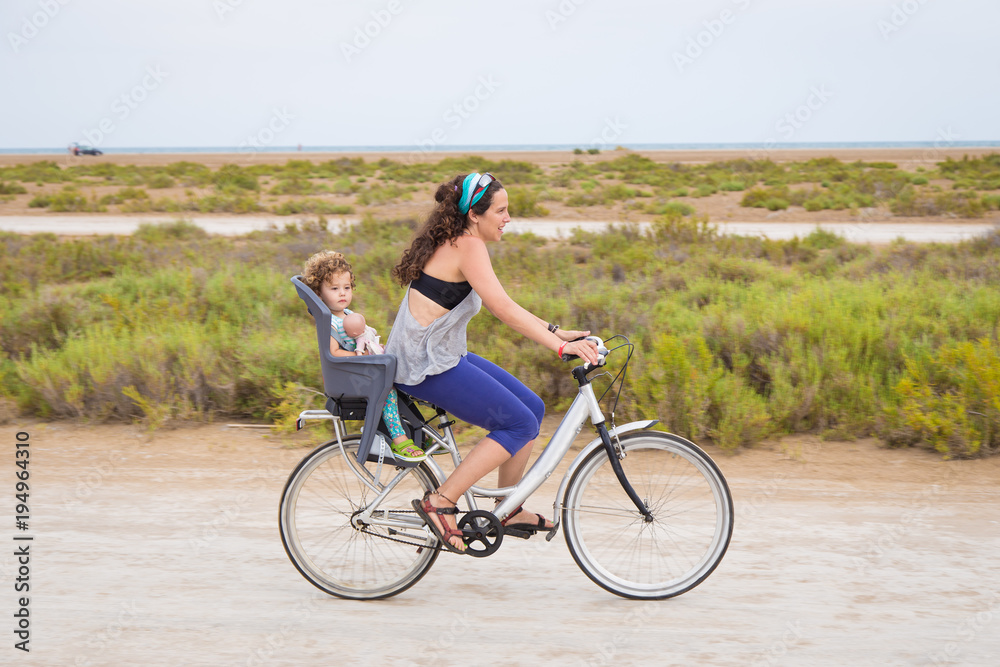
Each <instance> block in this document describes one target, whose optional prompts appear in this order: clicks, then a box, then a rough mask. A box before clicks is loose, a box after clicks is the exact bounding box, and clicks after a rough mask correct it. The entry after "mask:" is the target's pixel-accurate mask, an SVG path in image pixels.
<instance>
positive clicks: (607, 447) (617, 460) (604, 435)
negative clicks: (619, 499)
mask: <svg viewBox="0 0 1000 667" xmlns="http://www.w3.org/2000/svg"><path fill="white" fill-rule="evenodd" d="M596 428H597V433H598V434H599V435H600V436H601V442H602V443H604V451H606V452H607V453H608V460H609V461H611V469H612V470H614V471H615V477H617V478H618V481H619V483H621V485H622V488H623V489H625V493H626V494H628V497H629V499H630V500H631V501H632V502H633V503H634V504H635V506H636V507H637V508H638V509H639V512H641V513H642V516H643V517H645V519H646V523H649V522H651V521H652V520H653V515H652V514H650V512H649V508H648V507H646V503H644V502H643V501H642V499H641V498H640V497H639V494H638V493H636V492H635V489H634V488H632V483H631V482H629V481H628V478H627V477H625V471H624V470H622V462H621V457H622V456H624V455H625V451H624V450H622V452H621V456H619V453H618V448H616V447H615V446H614V445H613V444H612V443H611V436H610V435H608V427H607V424H606V423H605V422H601V423H600V424H597V425H596Z"/></svg>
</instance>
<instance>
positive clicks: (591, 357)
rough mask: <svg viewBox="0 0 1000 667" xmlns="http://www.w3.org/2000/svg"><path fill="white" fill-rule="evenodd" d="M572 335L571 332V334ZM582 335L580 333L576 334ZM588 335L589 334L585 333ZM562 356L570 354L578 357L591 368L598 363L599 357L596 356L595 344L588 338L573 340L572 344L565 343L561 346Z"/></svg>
mask: <svg viewBox="0 0 1000 667" xmlns="http://www.w3.org/2000/svg"><path fill="white" fill-rule="evenodd" d="M571 333H572V332H571ZM576 333H582V332H579V331H578V332H576ZM587 333H590V332H587ZM562 351H563V354H572V355H575V356H577V357H580V358H581V359H583V360H584V361H586V362H587V363H589V364H590V365H591V366H596V365H597V363H598V362H599V361H600V357H599V356H598V354H597V343H595V342H594V341H592V340H590V339H589V338H584V339H583V340H574V341H572V342H569V343H566V345H565V346H563V349H562Z"/></svg>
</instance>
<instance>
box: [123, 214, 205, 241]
mask: <svg viewBox="0 0 1000 667" xmlns="http://www.w3.org/2000/svg"><path fill="white" fill-rule="evenodd" d="M132 237H133V238H135V239H138V240H141V241H145V242H146V243H149V244H152V245H156V244H161V243H166V242H169V241H190V240H194V239H204V238H207V237H208V232H206V231H205V230H204V229H202V228H201V227H199V226H198V225H196V224H194V223H193V222H191V221H190V220H184V219H183V218H180V219H177V220H174V221H173V222H161V223H149V222H143V223H140V224H139V228H138V229H136V230H135V231H134V232H133V233H132Z"/></svg>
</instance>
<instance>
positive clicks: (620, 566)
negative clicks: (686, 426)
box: [562, 431, 733, 600]
mask: <svg viewBox="0 0 1000 667" xmlns="http://www.w3.org/2000/svg"><path fill="white" fill-rule="evenodd" d="M621 444H622V447H623V449H624V451H625V453H626V456H625V458H624V459H623V460H622V461H621V464H622V468H623V469H624V470H625V476H626V477H627V478H628V480H629V482H630V483H631V484H632V486H633V488H634V489H635V490H636V493H638V494H639V497H640V498H642V499H643V502H644V503H645V504H646V506H647V507H648V508H649V510H650V513H651V514H652V516H653V521H651V522H647V521H646V519H645V517H644V516H643V515H642V514H641V513H640V512H639V511H638V509H636V507H635V505H634V504H633V503H632V501H631V500H629V498H628V496H627V495H626V493H625V491H624V490H623V489H622V485H621V483H620V482H619V481H618V478H617V477H616V476H615V473H614V470H612V468H611V462H610V461H609V460H608V456H607V453H606V452H605V450H604V449H597V450H595V451H594V452H593V453H592V454H590V455H589V456H588V457H587V459H586V460H585V461H584V462H583V463H582V464H581V465H580V467H579V468H578V469H577V470H576V472H575V473H574V474H573V477H572V479H571V480H570V482H569V485H568V487H567V491H566V500H565V505H564V508H563V513H562V520H563V525H564V526H565V530H566V544H567V545H568V546H569V550H570V553H571V554H572V555H573V559H574V560H575V561H576V564H577V565H579V566H580V569H581V570H583V572H584V573H585V574H586V575H587V576H588V577H590V578H591V579H592V580H593V581H594V582H595V583H596V584H597V585H598V586H601V587H602V588H604V589H606V590H608V591H611V592H612V593H614V594H616V595H621V596H622V597H626V598H635V599H646V600H658V599H663V598H669V597H673V596H675V595H680V594H681V593H684V592H686V591H689V590H691V589H692V588H694V587H695V586H697V585H698V584H700V583H701V582H702V581H704V580H705V578H706V577H707V576H708V575H709V574H711V573H712V571H713V570H714V569H715V568H716V566H718V564H719V562H720V561H721V560H722V557H723V556H724V555H725V553H726V549H727V548H728V547H729V540H730V538H731V537H732V534H733V500H732V497H731V496H730V493H729V486H728V485H727V484H726V480H725V478H724V477H723V476H722V473H721V472H720V471H719V469H718V467H717V466H716V465H715V462H714V461H712V459H711V458H710V457H709V456H708V454H706V453H705V452H703V451H702V450H701V449H700V448H699V447H698V446H697V445H695V444H694V443H691V442H689V441H687V440H685V439H684V438H681V437H678V436H676V435H672V434H669V433H660V432H654V431H644V432H638V433H628V434H626V435H624V436H622V438H621Z"/></svg>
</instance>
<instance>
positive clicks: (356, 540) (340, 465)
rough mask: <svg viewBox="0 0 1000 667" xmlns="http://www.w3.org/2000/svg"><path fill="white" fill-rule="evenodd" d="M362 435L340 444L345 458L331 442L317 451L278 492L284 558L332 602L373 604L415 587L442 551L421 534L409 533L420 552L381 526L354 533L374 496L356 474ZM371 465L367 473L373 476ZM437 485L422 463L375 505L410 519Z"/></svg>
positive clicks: (381, 482)
mask: <svg viewBox="0 0 1000 667" xmlns="http://www.w3.org/2000/svg"><path fill="white" fill-rule="evenodd" d="M359 444H360V437H357V436H349V437H348V438H346V439H345V440H344V448H345V450H346V457H345V456H344V453H342V452H341V451H340V445H339V444H338V443H337V441H336V440H333V441H330V442H327V443H325V444H323V445H320V446H319V447H317V448H316V449H315V450H314V451H312V452H311V453H310V454H309V455H308V456H306V457H305V458H304V459H303V460H302V461H301V462H300V463H299V465H298V466H297V467H296V468H295V470H293V471H292V473H291V475H289V477H288V481H287V482H286V483H285V488H284V491H283V492H282V494H281V504H280V509H279V516H278V521H279V524H280V526H281V542H282V545H283V546H284V547H285V553H286V554H288V558H289V560H291V561H292V564H293V565H295V567H296V569H298V571H299V572H300V573H301V574H302V576H303V577H305V578H306V579H307V580H308V581H309V582H310V583H311V584H313V585H314V586H316V587H317V588H319V589H320V590H322V591H325V592H326V593H329V594H330V595H335V596H337V597H342V598H348V599H352V600H375V599H379V598H387V597H391V596H393V595H398V594H399V593H402V592H403V591H405V590H406V589H408V588H409V587H410V586H413V585H414V584H415V583H417V582H418V581H419V580H420V578H421V577H423V576H424V574H426V573H427V571H428V570H429V569H430V568H431V566H432V565H433V564H434V561H435V560H437V557H438V554H439V553H440V552H439V551H438V550H437V549H436V548H435V547H436V545H437V539H436V538H435V537H434V536H433V534H431V533H429V532H428V531H427V530H426V529H419V530H416V529H415V530H413V531H411V532H414V533H417V532H419V533H420V535H421V536H423V537H424V542H423V544H422V546H424V547H426V548H423V549H419V553H417V552H418V548H417V547H415V546H414V543H413V538H412V537H411V538H408V542H407V543H403V541H400V540H401V539H405V538H400V536H399V534H398V533H397V534H392V533H390V531H389V530H388V529H386V528H385V527H382V526H377V525H374V524H369V525H367V526H365V527H364V528H359V527H357V526H355V525H354V524H353V523H352V518H353V516H354V514H355V513H356V512H357V511H358V509H359V508H360V507H363V506H364V505H365V504H366V503H368V502H370V501H371V500H372V499H374V498H375V497H376V495H377V494H376V493H375V492H374V491H373V490H372V489H371V488H369V487H368V486H366V485H365V484H364V483H363V482H362V481H361V480H360V479H359V478H358V476H357V475H356V474H355V472H354V466H358V465H359V464H358V463H357V460H356V459H355V458H354V457H355V455H356V453H357V449H358V445H359ZM376 468H377V466H376V464H374V463H369V464H368V465H367V466H366V469H368V470H369V472H371V473H372V474H373V475H374V473H375V471H376ZM398 473H399V470H398V469H397V468H395V467H394V466H392V465H388V464H387V465H384V466H383V467H382V471H381V473H380V475H379V479H378V480H377V481H375V480H373V484H375V485H376V487H377V488H379V489H380V490H381V489H383V488H385V485H386V484H387V483H388V482H389V481H390V480H391V479H393V478H394V477H395V476H396V474H398ZM437 486H438V482H437V479H436V478H435V477H434V473H433V472H431V470H430V468H428V467H427V466H426V465H425V464H423V463H421V464H420V465H418V466H416V467H414V468H410V469H409V474H407V476H406V477H404V478H403V479H402V480H401V481H400V482H399V484H398V485H397V486H396V487H395V488H393V489H392V491H391V492H390V493H389V495H388V496H387V497H386V498H385V499H383V501H382V502H381V503H380V504H379V508H378V509H379V510H387V511H388V512H390V513H391V512H394V511H398V512H400V514H401V515H403V514H405V515H406V516H407V517H411V518H412V517H413V516H415V512H413V508H412V506H411V505H410V501H412V500H413V499H414V498H419V497H421V496H422V495H423V494H424V492H425V491H429V490H433V489H436V488H437Z"/></svg>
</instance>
